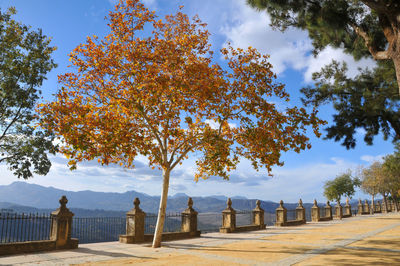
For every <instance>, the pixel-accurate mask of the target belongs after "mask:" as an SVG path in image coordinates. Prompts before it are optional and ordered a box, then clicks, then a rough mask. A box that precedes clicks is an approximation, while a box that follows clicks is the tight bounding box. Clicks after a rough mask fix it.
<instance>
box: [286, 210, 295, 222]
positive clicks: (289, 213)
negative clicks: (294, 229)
mask: <svg viewBox="0 0 400 266" xmlns="http://www.w3.org/2000/svg"><path fill="white" fill-rule="evenodd" d="M286 219H287V220H288V221H294V220H296V210H286Z"/></svg>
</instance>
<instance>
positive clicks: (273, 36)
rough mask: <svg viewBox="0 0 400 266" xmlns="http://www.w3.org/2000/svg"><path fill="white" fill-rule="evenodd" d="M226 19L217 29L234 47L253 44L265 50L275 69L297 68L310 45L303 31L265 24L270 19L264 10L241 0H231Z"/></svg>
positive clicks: (305, 59) (276, 70) (261, 50)
mask: <svg viewBox="0 0 400 266" xmlns="http://www.w3.org/2000/svg"><path fill="white" fill-rule="evenodd" d="M232 4H233V5H235V9H234V10H232V14H230V15H231V16H229V18H230V20H228V21H226V23H225V24H224V26H223V27H221V33H222V34H224V35H225V36H226V38H227V41H229V42H230V43H231V45H232V46H234V47H241V48H247V47H249V46H252V47H255V48H257V50H259V51H260V52H261V53H263V54H269V55H270V56H271V57H270V62H271V63H272V65H273V70H274V72H275V73H277V74H279V73H282V72H283V71H285V69H286V68H288V67H292V68H294V69H297V70H300V69H302V68H304V67H305V66H306V62H307V56H306V53H307V52H308V51H309V50H310V49H311V42H310V41H309V40H308V39H307V33H306V32H304V31H300V30H295V29H290V30H288V31H287V32H285V33H282V32H280V31H276V30H273V29H271V28H270V27H269V23H270V19H269V16H268V15H267V14H266V13H265V12H258V11H256V10H254V9H252V8H250V7H249V6H248V5H246V3H245V1H233V2H232Z"/></svg>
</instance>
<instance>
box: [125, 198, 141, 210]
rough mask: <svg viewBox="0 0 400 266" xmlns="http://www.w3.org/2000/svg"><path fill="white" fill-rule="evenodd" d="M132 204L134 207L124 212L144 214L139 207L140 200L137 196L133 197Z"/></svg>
mask: <svg viewBox="0 0 400 266" xmlns="http://www.w3.org/2000/svg"><path fill="white" fill-rule="evenodd" d="M133 205H134V207H133V208H132V209H131V210H130V211H128V212H127V213H126V214H139V213H143V214H146V213H145V212H144V211H143V210H142V209H140V207H139V205H140V200H139V198H135V199H134V201H133Z"/></svg>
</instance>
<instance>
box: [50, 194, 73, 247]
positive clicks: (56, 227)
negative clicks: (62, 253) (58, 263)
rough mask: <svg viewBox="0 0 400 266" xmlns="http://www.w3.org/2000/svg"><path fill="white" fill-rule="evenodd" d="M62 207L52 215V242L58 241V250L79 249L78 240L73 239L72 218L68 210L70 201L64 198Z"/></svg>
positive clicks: (62, 198) (61, 199)
mask: <svg viewBox="0 0 400 266" xmlns="http://www.w3.org/2000/svg"><path fill="white" fill-rule="evenodd" d="M59 202H60V207H59V208H58V209H57V210H55V211H53V212H52V213H51V227H50V240H53V241H56V249H67V248H78V239H74V238H71V232H72V216H74V214H73V213H72V212H71V211H70V210H69V209H68V208H67V203H68V199H67V197H66V196H62V197H61V198H60V200H59Z"/></svg>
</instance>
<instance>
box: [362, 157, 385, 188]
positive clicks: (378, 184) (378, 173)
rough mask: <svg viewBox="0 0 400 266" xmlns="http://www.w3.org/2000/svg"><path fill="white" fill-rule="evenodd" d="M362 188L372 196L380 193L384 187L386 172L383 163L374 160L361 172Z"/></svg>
mask: <svg viewBox="0 0 400 266" xmlns="http://www.w3.org/2000/svg"><path fill="white" fill-rule="evenodd" d="M360 177H361V180H362V182H361V189H362V190H363V191H364V192H365V193H368V194H370V195H372V196H375V195H376V194H378V193H380V192H381V191H382V188H383V187H384V183H383V181H384V178H385V173H384V171H383V167H382V163H380V162H374V163H373V164H371V165H370V166H369V167H367V168H364V169H362V171H361V173H360Z"/></svg>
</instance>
